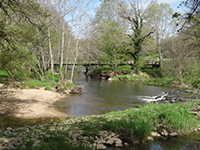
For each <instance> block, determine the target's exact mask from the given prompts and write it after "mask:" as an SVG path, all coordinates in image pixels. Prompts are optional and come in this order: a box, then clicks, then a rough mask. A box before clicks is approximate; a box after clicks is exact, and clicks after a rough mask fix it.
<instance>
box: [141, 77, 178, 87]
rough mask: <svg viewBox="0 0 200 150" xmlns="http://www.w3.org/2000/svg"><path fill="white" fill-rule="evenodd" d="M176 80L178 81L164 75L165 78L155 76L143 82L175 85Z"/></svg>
mask: <svg viewBox="0 0 200 150" xmlns="http://www.w3.org/2000/svg"><path fill="white" fill-rule="evenodd" d="M174 81H177V79H175V78H169V77H164V78H153V79H151V80H146V81H144V82H143V83H144V84H146V85H158V86H170V85H173V82H174Z"/></svg>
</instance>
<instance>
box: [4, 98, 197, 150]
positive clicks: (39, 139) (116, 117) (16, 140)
mask: <svg viewBox="0 0 200 150" xmlns="http://www.w3.org/2000/svg"><path fill="white" fill-rule="evenodd" d="M199 107H200V102H199V101H192V102H185V103H177V104H153V103H152V104H147V105H145V106H139V105H138V107H137V109H127V110H125V111H117V112H110V113H106V114H102V115H93V116H83V117H77V118H76V117H73V118H66V119H60V120H56V121H53V122H49V123H46V124H41V125H35V126H32V127H24V128H18V129H11V128H7V130H6V131H4V132H3V131H2V132H1V138H0V141H1V142H0V147H1V148H5V149H10V148H14V149H17V150H25V149H26V150H29V149H31V150H37V149H44V150H50V149H51V150H56V149H59V150H62V149H63V150H64V149H74V150H75V149H76V150H77V149H80V150H82V149H85V150H87V149H106V146H107V145H113V144H114V145H115V146H126V145H128V144H136V143H137V144H138V143H143V142H145V141H146V140H147V141H148V140H153V138H154V137H155V136H160V137H165V138H166V137H169V136H180V135H184V134H187V133H190V132H194V131H197V130H199V125H200V121H199V114H198V112H197V113H194V112H193V111H194V110H198V109H199ZM194 114H197V115H194Z"/></svg>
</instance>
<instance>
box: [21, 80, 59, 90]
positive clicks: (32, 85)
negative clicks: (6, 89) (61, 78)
mask: <svg viewBox="0 0 200 150" xmlns="http://www.w3.org/2000/svg"><path fill="white" fill-rule="evenodd" d="M55 84H56V82H55V81H49V80H44V81H40V80H36V79H35V80H29V81H25V82H24V83H22V87H29V88H35V87H45V86H54V85H55Z"/></svg>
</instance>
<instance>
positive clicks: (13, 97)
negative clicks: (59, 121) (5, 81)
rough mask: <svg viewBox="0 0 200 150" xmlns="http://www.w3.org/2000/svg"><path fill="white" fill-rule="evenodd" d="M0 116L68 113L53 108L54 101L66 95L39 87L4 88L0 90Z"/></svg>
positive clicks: (64, 115)
mask: <svg viewBox="0 0 200 150" xmlns="http://www.w3.org/2000/svg"><path fill="white" fill-rule="evenodd" d="M1 92H2V94H1V97H0V99H1V101H0V116H5V117H14V118H26V119H30V118H46V117H61V118H66V117H68V116H69V115H67V114H65V113H62V112H59V111H58V110H57V109H56V108H54V105H53V104H54V102H56V101H58V100H60V99H62V98H66V95H62V94H60V93H56V92H53V91H46V90H44V88H42V87H41V88H39V89H4V90H3V91H1Z"/></svg>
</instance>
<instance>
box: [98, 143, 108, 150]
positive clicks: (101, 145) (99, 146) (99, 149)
mask: <svg viewBox="0 0 200 150" xmlns="http://www.w3.org/2000/svg"><path fill="white" fill-rule="evenodd" d="M102 149H106V146H105V145H103V144H97V150H102Z"/></svg>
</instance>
